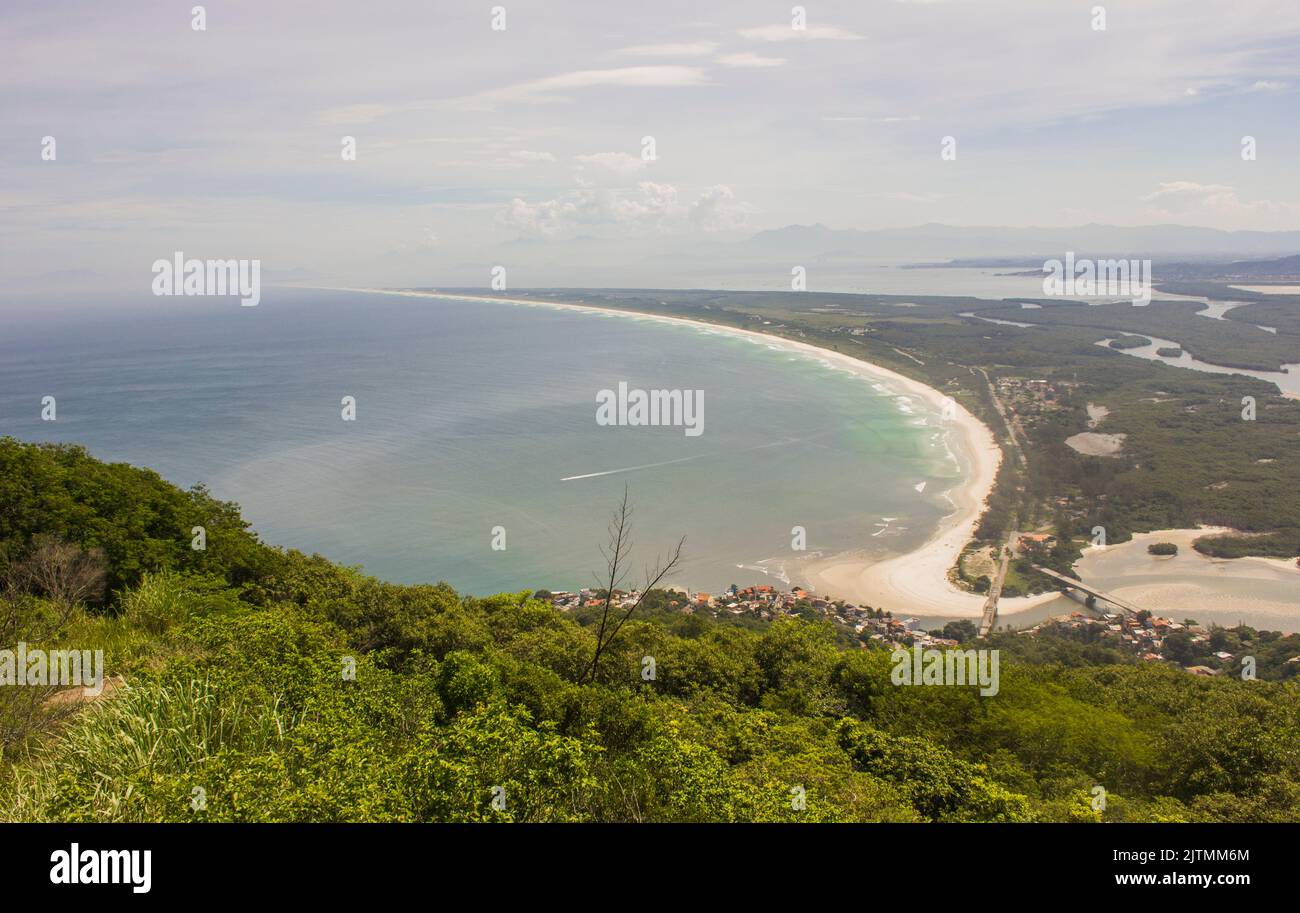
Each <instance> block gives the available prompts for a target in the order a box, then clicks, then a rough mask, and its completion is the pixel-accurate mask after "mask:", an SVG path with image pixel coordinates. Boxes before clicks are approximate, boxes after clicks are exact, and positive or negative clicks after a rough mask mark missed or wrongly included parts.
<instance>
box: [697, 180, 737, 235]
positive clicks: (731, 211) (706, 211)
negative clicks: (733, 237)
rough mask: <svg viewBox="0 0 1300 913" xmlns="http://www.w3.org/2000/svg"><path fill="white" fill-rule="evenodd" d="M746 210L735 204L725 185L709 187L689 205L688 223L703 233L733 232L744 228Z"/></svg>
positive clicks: (734, 196) (733, 196)
mask: <svg viewBox="0 0 1300 913" xmlns="http://www.w3.org/2000/svg"><path fill="white" fill-rule="evenodd" d="M748 214H749V212H748V208H747V207H745V206H743V205H741V204H739V203H737V202H736V195H735V193H734V192H733V191H732V189H731V188H730V187H728V186H726V185H725V184H719V185H717V186H716V187H710V188H709V189H708V190H706V191H704V193H702V194H701V195H700V197H699V199H697V200H696V201H695V202H694V203H692V204H691V211H690V221H691V224H692V225H694V226H695V227H696V228H699V229H701V230H703V231H733V230H735V229H737V228H741V227H743V226H744V224H745V221H746V218H747V217H748Z"/></svg>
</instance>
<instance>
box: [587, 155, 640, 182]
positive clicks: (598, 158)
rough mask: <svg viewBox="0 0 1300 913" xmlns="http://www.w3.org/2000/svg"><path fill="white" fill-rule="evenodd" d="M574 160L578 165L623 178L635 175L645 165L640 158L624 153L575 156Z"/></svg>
mask: <svg viewBox="0 0 1300 913" xmlns="http://www.w3.org/2000/svg"><path fill="white" fill-rule="evenodd" d="M574 159H575V160H576V161H577V162H578V164H579V165H590V166H592V167H595V168H602V169H604V170H606V171H610V172H613V173H614V174H617V175H621V176H624V177H626V176H627V175H631V174H635V173H636V172H638V171H640V170H641V169H642V168H644V167H645V166H646V164H647V163H646V161H645V160H644V159H642V158H641V156H639V155H629V154H628V153H626V152H594V153H591V154H590V155H575V156H574Z"/></svg>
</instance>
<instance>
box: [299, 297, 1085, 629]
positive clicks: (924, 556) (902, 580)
mask: <svg viewBox="0 0 1300 913" xmlns="http://www.w3.org/2000/svg"><path fill="white" fill-rule="evenodd" d="M318 288H319V286H318ZM326 290H328V291H346V292H365V293H367V294H381V295H403V296H407V297H412V298H447V299H454V300H459V301H484V302H492V303H496V304H501V303H508V304H515V305H521V306H527V307H548V308H559V309H563V310H576V311H587V312H596V313H602V314H611V315H615V316H622V317H636V318H639V319H648V320H656V321H660V322H663V323H675V324H684V325H687V326H693V327H698V328H702V329H705V330H709V331H711V332H717V333H725V334H728V335H731V336H736V337H739V338H746V339H750V340H754V341H761V342H762V343H764V344H767V345H775V346H779V347H781V348H782V349H783V350H785V351H789V352H794V353H799V354H802V355H805V356H808V357H811V358H817V359H819V360H821V361H823V362H825V363H827V364H830V365H833V366H835V367H836V368H839V369H841V370H845V371H849V372H851V373H853V374H856V375H858V376H861V377H864V378H869V379H870V380H873V381H878V382H880V383H882V384H886V385H888V386H889V387H890V388H892V389H893V390H894V391H896V392H899V393H902V394H905V395H907V396H912V397H915V398H917V399H918V400H920V401H922V402H923V403H925V404H926V406H927V407H928V408H930V409H932V410H934V411H935V412H942V411H943V410H944V406H945V404H948V403H949V399H950V398H949V397H947V396H946V395H945V394H943V393H941V392H940V391H938V390H936V389H934V388H933V387H929V386H927V385H925V384H923V383H921V382H920V381H916V380H913V379H912V378H910V377H907V376H905V375H903V374H899V373H898V372H896V371H891V370H890V369H888V368H882V367H880V366H878V365H873V364H871V363H869V362H865V361H862V360H861V359H857V358H853V357H852V356H849V355H845V354H842V353H839V352H833V351H831V350H829V349H823V348H821V347H820V346H815V345H811V344H809V343H804V342H798V341H796V340H791V339H786V338H784V337H781V336H775V335H772V334H768V333H759V332H755V331H752V330H743V329H739V328H735V327H727V326H721V325H718V324H713V323H706V322H704V321H699V320H689V319H687V318H684V317H670V316H666V315H663V314H652V313H647V312H644V311H631V310H620V309H617V308H604V307H599V306H595V305H589V304H580V303H577V302H560V301H542V300H535V299H521V298H505V297H493V296H488V295H462V294H448V293H442V292H419V291H408V290H398V289H380V288H335V287H329V288H327V289H326ZM952 406H955V407H956V408H955V409H953V408H952ZM948 414H949V416H950V418H949V419H948V421H947V422H946V423H945V427H946V428H947V429H948V431H949V442H950V445H951V446H952V449H953V452H954V453H955V454H957V456H958V459H959V460H960V461H961V462H962V463H963V468H964V469H965V470H966V478H965V479H964V480H963V481H962V482H961V484H959V485H957V486H955V487H953V488H952V489H950V490H949V492H948V498H949V500H951V501H952V503H953V507H954V510H953V512H952V513H950V514H949V515H948V516H946V517H944V519H943V520H942V521H941V522H940V524H939V528H938V529H937V530H935V533H934V535H933V536H931V537H930V539H929V540H927V541H926V542H925V544H923V545H922V546H921V547H919V548H917V549H914V550H913V551H910V552H907V553H905V554H902V555H897V556H893V557H889V558H885V559H883V560H882V559H879V558H869V557H867V556H866V555H858V554H856V553H853V552H848V553H844V554H840V555H835V556H832V557H829V558H824V559H810V560H808V561H805V562H803V563H802V564H801V565H800V567H799V569H798V571H797V573H798V576H799V577H800V578H802V579H803V580H804V581H806V583H807V585H809V586H811V587H813V588H814V591H815V592H817V593H819V594H821V595H823V596H829V597H833V598H838V599H844V600H846V601H848V602H852V603H856V604H859V605H870V606H872V607H874V608H881V609H889V610H890V611H893V612H894V613H895V614H911V615H947V616H953V617H969V618H978V617H979V616H980V615H981V614H982V612H983V606H984V597H983V596H981V595H979V594H976V593H969V592H966V591H964V590H960V589H958V588H957V587H955V586H954V585H953V584H952V582H951V581H949V579H948V569H949V568H951V567H952V566H953V565H954V564H955V563H956V560H957V556H958V555H959V554H960V553H961V550H962V548H963V547H965V545H966V543H967V542H969V541H970V538H971V534H972V533H973V531H974V529H975V526H976V524H977V523H978V522H979V518H980V515H981V514H982V513H983V511H984V504H985V501H986V500H987V499H988V496H989V493H990V492H991V491H992V490H993V483H994V480H995V479H996V478H997V472H998V466H999V465H1000V464H1001V461H1002V450H1001V448H999V447H998V445H997V443H996V441H995V439H994V437H993V432H992V431H990V430H989V428H988V426H986V425H985V424H984V423H983V422H981V421H980V420H979V419H977V418H976V417H975V416H974V415H972V414H971V413H970V412H969V411H967V410H966V409H965V408H963V407H962V406H961V404H960V403H955V402H953V403H952V404H951V405H950V406H949V408H948ZM1058 595H1059V594H1057V593H1055V592H1051V593H1043V594H1040V595H1038V596H1029V597H1020V598H1014V599H1003V600H1001V601H1000V602H999V604H998V615H999V617H1003V616H1006V615H1011V614H1014V613H1015V612H1017V611H1023V610H1025V609H1028V608H1031V607H1033V606H1036V605H1039V604H1041V603H1043V602H1046V601H1048V600H1051V599H1055V598H1057V596H1058Z"/></svg>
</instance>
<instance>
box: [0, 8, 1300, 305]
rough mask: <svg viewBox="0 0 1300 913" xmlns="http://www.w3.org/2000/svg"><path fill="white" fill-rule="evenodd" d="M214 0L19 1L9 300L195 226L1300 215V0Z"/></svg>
mask: <svg viewBox="0 0 1300 913" xmlns="http://www.w3.org/2000/svg"><path fill="white" fill-rule="evenodd" d="M196 6H197V5H196V4H194V3H193V2H192V0H184V2H131V0H121V2H114V3H104V2H103V0H88V2H71V0H67V2H64V0H35V2H32V0H5V2H4V4H3V5H0V60H3V61H4V63H3V65H0V161H3V167H2V168H0V270H2V271H3V276H4V278H5V283H4V292H3V294H4V295H5V296H6V298H7V299H8V300H10V301H12V299H13V297H14V296H15V295H22V296H32V295H36V296H39V295H44V294H52V293H53V294H57V293H63V292H67V293H72V292H74V291H75V292H80V291H82V290H83V289H98V288H121V289H147V288H148V284H149V280H150V279H151V278H152V276H151V274H150V264H152V263H153V261H154V260H155V259H158V258H168V257H170V256H171V255H172V253H173V252H174V251H177V250H181V251H184V252H185V253H186V255H187V256H195V257H206V258H218V257H219V258H226V257H243V258H258V259H260V260H261V261H262V264H263V278H264V281H271V282H279V281H301V282H319V283H322V284H330V283H336V284H367V285H384V284H387V285H395V284H426V285H476V284H486V282H487V281H488V275H489V271H490V269H491V267H492V266H493V265H497V264H505V265H507V266H509V267H511V268H512V269H513V272H512V278H511V283H512V284H514V285H518V286H523V285H528V284H546V285H565V284H572V285H583V284H592V282H591V281H584V280H592V279H594V280H598V281H599V282H600V284H619V280H620V279H624V278H626V279H628V280H629V284H631V283H632V280H635V282H636V283H637V284H644V283H645V282H646V272H647V271H646V270H645V269H635V268H632V265H634V264H641V265H643V266H644V265H645V264H647V263H651V262H653V263H656V264H660V265H662V264H664V263H666V262H671V259H672V257H673V256H674V252H677V251H690V250H696V251H698V250H712V249H713V248H711V247H708V245H718V249H719V250H725V245H726V244H728V243H732V242H737V241H739V240H741V239H744V238H747V237H749V236H751V235H752V234H754V233H755V232H758V231H762V230H764V229H773V228H779V227H782V226H786V225H791V224H815V223H821V224H824V225H827V226H830V227H832V228H837V229H848V228H858V229H879V228H894V227H904V226H912V225H919V224H924V223H932V222H937V223H945V224H950V225H963V226H985V225H1006V226H1071V225H1080V224H1086V223H1090V222H1097V223H1105V224H1115V225H1143V224H1158V223H1178V224H1185V225H1197V226H1207V227H1214V228H1220V229H1227V230H1239V229H1257V230H1287V229H1300V167H1297V163H1300V118H1297V116H1296V115H1297V111H1300V104H1298V102H1300V3H1297V2H1296V0H1234V2H1231V3H1227V2H1220V0H1146V2H1143V0H1125V2H1119V0H1113V2H1109V3H1097V2H1075V0H857V2H847V3H832V2H819V0H813V2H810V3H805V4H803V5H802V6H801V7H799V8H797V9H796V8H792V5H791V4H789V3H788V2H783V3H764V2H755V0H746V2H721V3H711V2H700V0H696V2H676V0H656V2H653V3H632V2H626V0H620V2H614V0H603V2H586V0H584V2H576V0H527V2H525V0H497V2H496V3H493V2H430V0H420V2H405V0H366V2H356V0H348V2H333V0H314V2H311V3H299V2H284V3H268V2H253V0H249V2H230V0H214V2H209V3H205V4H202V5H201V6H202V15H203V20H204V21H203V23H202V24H203V25H204V28H202V29H196V28H195V27H194V26H195V19H196V13H195V12H194V10H195V7H196ZM1098 8H1101V9H1104V25H1105V28H1104V29H1102V28H1098V27H1097V26H1098V24H1099V23H1100V19H1099V13H1098ZM798 9H801V10H802V11H803V14H802V18H799V17H798V16H797V15H796V14H797V10H798ZM501 10H504V22H503V21H502V15H501ZM796 20H798V21H796ZM502 25H504V28H501V27H500V26H502ZM800 25H802V28H800V27H797V26H800ZM494 26H497V27H494ZM1248 136H1249V137H1253V138H1254V145H1255V157H1254V158H1253V159H1250V160H1247V159H1244V158H1243V155H1242V143H1243V138H1244V137H1248ZM47 137H52V138H53V140H54V144H53V152H54V155H53V158H52V159H51V158H49V155H48V149H49V142H48V140H47V139H46V138H47ZM346 137H351V138H353V139H354V140H355V149H356V155H355V158H354V159H349V158H345V156H344V155H343V147H344V143H345V138H346ZM945 137H947V138H951V141H950V142H949V146H948V148H949V149H952V148H955V150H956V151H955V157H954V156H951V155H950V156H949V157H948V158H945V157H944V156H943V155H942V154H941V153H942V151H943V149H944V141H945ZM650 146H652V147H653V155H652V156H651V155H650V154H649V147H650ZM667 272H668V273H671V269H668V270H667ZM660 284H663V285H671V284H674V283H673V282H671V281H664V282H662V283H660Z"/></svg>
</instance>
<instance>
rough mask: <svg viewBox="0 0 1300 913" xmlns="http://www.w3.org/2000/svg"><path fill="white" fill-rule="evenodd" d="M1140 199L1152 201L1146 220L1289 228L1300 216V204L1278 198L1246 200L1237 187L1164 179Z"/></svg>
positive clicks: (1229, 226) (1147, 201)
mask: <svg viewBox="0 0 1300 913" xmlns="http://www.w3.org/2000/svg"><path fill="white" fill-rule="evenodd" d="M1138 199H1139V200H1140V201H1141V202H1143V203H1147V204H1149V208H1148V209H1147V210H1146V211H1144V212H1143V213H1141V216H1142V218H1144V219H1147V220H1153V221H1159V220H1176V221H1179V222H1181V223H1183V224H1186V225H1210V226H1214V227H1218V228H1229V229H1232V228H1247V227H1259V226H1261V225H1267V226H1270V227H1276V228H1290V227H1292V226H1293V225H1294V223H1295V221H1296V220H1297V219H1298V218H1300V205H1296V204H1294V203H1284V202H1279V201H1275V200H1243V199H1242V198H1241V196H1240V195H1239V194H1238V193H1237V189H1236V188H1235V187H1230V186H1228V185H1226V184H1198V183H1196V182H1195V181H1164V182H1161V183H1160V184H1159V185H1158V186H1157V188H1156V189H1155V190H1153V191H1152V192H1151V193H1148V194H1144V195H1142V196H1140V197H1138Z"/></svg>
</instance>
